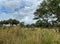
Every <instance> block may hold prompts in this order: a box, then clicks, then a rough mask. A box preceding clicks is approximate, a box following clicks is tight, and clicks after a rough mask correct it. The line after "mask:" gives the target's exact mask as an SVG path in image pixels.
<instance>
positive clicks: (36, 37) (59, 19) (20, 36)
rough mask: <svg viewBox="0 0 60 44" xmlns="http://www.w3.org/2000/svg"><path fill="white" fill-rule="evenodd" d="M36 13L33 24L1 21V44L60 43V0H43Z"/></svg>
mask: <svg viewBox="0 0 60 44" xmlns="http://www.w3.org/2000/svg"><path fill="white" fill-rule="evenodd" d="M34 15H35V17H34V20H37V21H36V23H33V24H27V25H25V24H24V22H20V21H18V20H16V19H8V20H3V21H0V44H60V0H43V1H42V2H41V3H40V5H39V6H38V8H37V9H36V11H35V12H34ZM49 19H52V20H51V21H49ZM27 22H28V21H27ZM6 25H8V26H6Z"/></svg>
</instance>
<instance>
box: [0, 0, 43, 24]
mask: <svg viewBox="0 0 60 44" xmlns="http://www.w3.org/2000/svg"><path fill="white" fill-rule="evenodd" d="M41 1H42V0H0V20H6V19H9V18H12V19H18V20H20V21H24V22H25V23H26V24H29V23H33V22H35V21H34V20H33V18H34V15H33V13H34V11H35V10H36V8H37V7H38V5H39V4H40V2H41Z"/></svg>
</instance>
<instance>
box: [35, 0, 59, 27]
mask: <svg viewBox="0 0 60 44" xmlns="http://www.w3.org/2000/svg"><path fill="white" fill-rule="evenodd" d="M34 15H35V18H34V19H38V21H39V22H40V21H41V19H42V21H44V23H46V24H44V23H42V24H43V25H44V26H46V25H47V23H48V20H49V18H50V19H51V18H53V19H54V18H57V20H56V21H55V22H53V24H54V23H56V22H57V21H58V22H60V0H43V2H42V3H41V4H40V5H39V8H38V9H37V10H36V11H35V12H34ZM53 15H54V16H53ZM42 24H41V25H42ZM48 24H49V23H48ZM38 25H39V24H38Z"/></svg>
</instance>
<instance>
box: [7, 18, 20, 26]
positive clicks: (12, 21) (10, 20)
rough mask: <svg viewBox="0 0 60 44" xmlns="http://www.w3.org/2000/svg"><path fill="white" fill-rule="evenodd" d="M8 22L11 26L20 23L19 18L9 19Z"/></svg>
mask: <svg viewBox="0 0 60 44" xmlns="http://www.w3.org/2000/svg"><path fill="white" fill-rule="evenodd" d="M7 22H8V23H9V24H10V25H11V26H13V25H17V24H19V21H18V20H15V19H9V20H7Z"/></svg>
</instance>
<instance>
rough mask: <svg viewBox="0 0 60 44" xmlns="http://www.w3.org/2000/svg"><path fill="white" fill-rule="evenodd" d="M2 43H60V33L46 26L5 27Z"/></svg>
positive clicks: (1, 34)
mask: <svg viewBox="0 0 60 44" xmlns="http://www.w3.org/2000/svg"><path fill="white" fill-rule="evenodd" d="M0 44H60V33H59V32H58V30H55V29H46V28H45V29H43V28H42V29H41V28H21V27H3V28H0Z"/></svg>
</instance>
